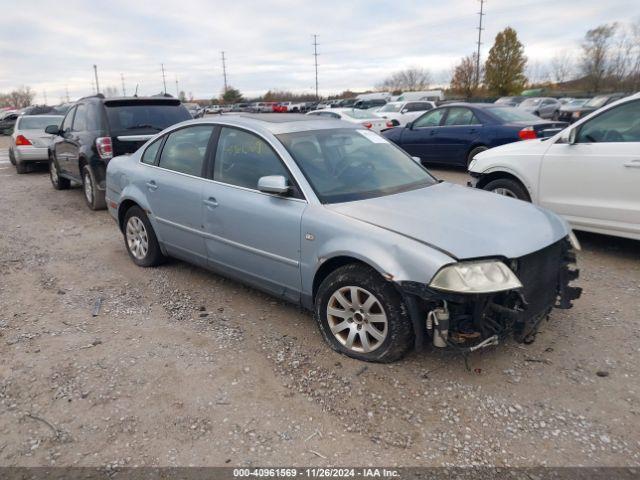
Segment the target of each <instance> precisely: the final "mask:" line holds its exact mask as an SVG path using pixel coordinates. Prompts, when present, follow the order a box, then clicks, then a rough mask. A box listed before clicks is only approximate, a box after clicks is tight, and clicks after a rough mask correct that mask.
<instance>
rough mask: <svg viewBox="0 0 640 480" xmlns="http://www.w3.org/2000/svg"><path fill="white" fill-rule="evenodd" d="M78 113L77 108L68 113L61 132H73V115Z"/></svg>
mask: <svg viewBox="0 0 640 480" xmlns="http://www.w3.org/2000/svg"><path fill="white" fill-rule="evenodd" d="M75 111H76V109H75V107H74V108H72V109H71V110H69V111H68V112H67V116H66V117H64V120H63V121H62V125H61V126H60V130H62V131H63V132H68V131H71V122H73V114H74V112H75Z"/></svg>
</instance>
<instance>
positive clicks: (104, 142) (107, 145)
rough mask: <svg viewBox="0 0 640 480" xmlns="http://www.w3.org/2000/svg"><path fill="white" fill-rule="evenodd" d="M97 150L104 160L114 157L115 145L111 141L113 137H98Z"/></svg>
mask: <svg viewBox="0 0 640 480" xmlns="http://www.w3.org/2000/svg"><path fill="white" fill-rule="evenodd" d="M96 150H98V155H100V158H101V159H103V160H108V159H110V158H112V157H113V145H112V143H111V137H98V138H96Z"/></svg>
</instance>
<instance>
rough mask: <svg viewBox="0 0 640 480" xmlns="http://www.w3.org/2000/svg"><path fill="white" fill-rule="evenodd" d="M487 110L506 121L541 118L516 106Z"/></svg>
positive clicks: (528, 120)
mask: <svg viewBox="0 0 640 480" xmlns="http://www.w3.org/2000/svg"><path fill="white" fill-rule="evenodd" d="M486 111H487V112H489V113H491V114H492V115H494V116H496V117H498V118H499V119H500V120H502V121H504V122H538V121H539V120H540V118H539V117H536V116H535V115H533V114H531V113H528V112H524V111H522V110H519V109H517V108H516V107H496V108H487V109H486Z"/></svg>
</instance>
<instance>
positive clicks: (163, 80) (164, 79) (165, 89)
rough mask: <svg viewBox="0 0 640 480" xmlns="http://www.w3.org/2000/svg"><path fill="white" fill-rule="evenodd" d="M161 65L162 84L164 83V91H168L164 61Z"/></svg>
mask: <svg viewBox="0 0 640 480" xmlns="http://www.w3.org/2000/svg"><path fill="white" fill-rule="evenodd" d="M160 67H162V84H163V85H164V93H167V79H166V78H165V75H164V63H161V64H160Z"/></svg>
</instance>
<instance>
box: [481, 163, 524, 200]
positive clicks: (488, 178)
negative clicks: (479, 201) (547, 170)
mask: <svg viewBox="0 0 640 480" xmlns="http://www.w3.org/2000/svg"><path fill="white" fill-rule="evenodd" d="M501 178H506V179H509V180H513V181H515V182H518V183H519V184H520V185H522V187H523V188H524V189H525V191H526V192H527V193H528V194H529V198H530V199H533V195H532V192H531V189H530V188H529V186H528V185H527V184H526V182H524V181H523V180H522V179H521V178H520V177H519V176H518V175H516V174H514V173H512V172H509V171H507V170H494V171H492V172H487V173H484V174H483V175H482V176H481V177H480V178H479V180H478V183H477V184H476V187H477V188H484V187H485V186H486V185H488V184H489V182H493V181H494V180H498V179H501Z"/></svg>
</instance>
